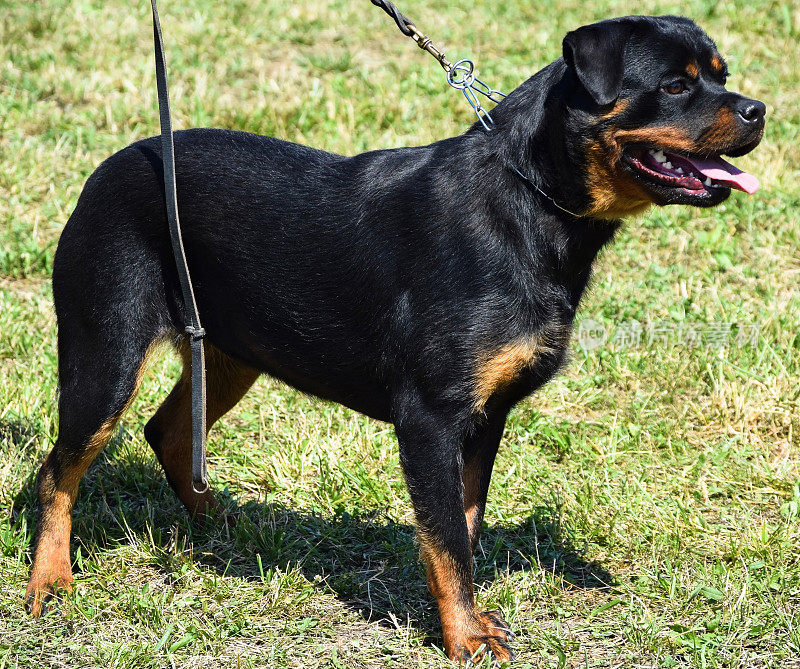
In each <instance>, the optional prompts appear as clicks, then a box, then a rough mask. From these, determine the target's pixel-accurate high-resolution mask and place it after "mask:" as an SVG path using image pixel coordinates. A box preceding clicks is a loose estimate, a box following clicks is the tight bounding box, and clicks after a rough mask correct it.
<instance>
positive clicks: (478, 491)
mask: <svg viewBox="0 0 800 669" xmlns="http://www.w3.org/2000/svg"><path fill="white" fill-rule="evenodd" d="M506 416H507V412H506V411H498V412H496V413H494V414H491V415H489V416H488V418H487V421H486V423H483V424H481V425H479V426H477V427H476V428H475V430H474V432H473V433H472V434H470V435H469V436H468V437H467V439H466V442H465V445H464V468H463V470H462V472H461V479H462V482H463V485H464V515H465V516H466V519H467V529H468V530H469V542H470V546H471V548H472V552H473V553H474V552H475V549H476V548H477V547H478V541H479V540H480V536H481V525H482V524H483V514H484V511H485V510H486V496H487V493H488V492H489V481H490V480H491V478H492V467H493V466H494V459H495V456H496V455H497V449H498V447H499V446H500V439H501V437H502V436H503V428H504V427H505V422H506Z"/></svg>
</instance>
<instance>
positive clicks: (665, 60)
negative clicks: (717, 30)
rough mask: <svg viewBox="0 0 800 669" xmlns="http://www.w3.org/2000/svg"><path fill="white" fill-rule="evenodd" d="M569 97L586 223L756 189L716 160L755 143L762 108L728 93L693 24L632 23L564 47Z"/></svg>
mask: <svg viewBox="0 0 800 669" xmlns="http://www.w3.org/2000/svg"><path fill="white" fill-rule="evenodd" d="M563 49H564V62H565V63H566V65H567V68H568V72H569V75H570V76H569V79H570V83H569V86H570V93H569V95H568V98H569V100H570V106H571V108H572V111H573V112H574V115H575V116H576V117H577V118H579V119H580V121H579V122H578V123H579V125H580V126H582V127H581V128H580V133H579V134H580V137H581V143H582V146H581V147H579V150H580V151H583V152H585V153H584V156H583V160H582V161H581V162H583V163H584V164H585V166H586V174H585V178H586V187H587V192H588V195H589V200H590V205H589V208H588V211H587V212H586V213H587V214H589V215H593V216H598V217H604V218H617V217H620V216H624V215H626V214H630V213H636V212H637V211H640V210H641V209H643V208H645V207H646V206H648V205H649V204H653V203H655V204H658V205H665V204H691V205H695V206H700V207H709V206H713V205H716V204H719V203H720V202H722V201H723V200H725V199H726V198H727V197H728V196H729V195H730V192H731V188H737V189H739V190H743V191H746V192H748V193H752V192H755V190H756V189H757V188H758V180H757V179H756V178H755V177H753V176H752V175H749V174H747V173H745V172H742V171H741V170H739V169H737V168H736V167H734V166H733V165H731V164H730V163H728V162H726V161H725V160H723V159H722V157H721V156H722V155H727V156H742V155H744V154H746V153H747V152H749V151H751V150H752V149H753V148H754V147H755V146H757V145H758V143H759V142H760V141H761V137H762V135H763V133H764V115H765V111H766V108H765V106H764V104H763V103H762V102H759V101H757V100H751V99H750V98H746V97H744V96H742V95H739V94H738V93H733V92H730V91H728V90H726V88H725V82H726V77H727V68H726V65H725V61H724V60H723V58H722V56H721V55H720V54H719V52H718V51H717V48H716V46H715V45H714V42H712V41H711V39H710V38H709V37H708V35H706V34H705V33H704V32H703V31H702V30H701V29H700V28H699V27H697V25H695V24H694V23H693V22H692V21H690V20H689V19H685V18H679V17H674V16H661V17H644V16H631V17H624V18H619V19H611V20H608V21H601V22H599V23H594V24H592V25H588V26H584V27H582V28H578V29H577V30H574V31H572V32H570V33H569V34H567V36H566V37H565V38H564V44H563Z"/></svg>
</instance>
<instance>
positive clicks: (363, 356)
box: [204, 311, 390, 421]
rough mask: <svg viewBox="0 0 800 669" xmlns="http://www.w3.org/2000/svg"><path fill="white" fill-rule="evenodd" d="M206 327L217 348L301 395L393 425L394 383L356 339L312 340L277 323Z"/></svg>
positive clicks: (213, 321) (209, 321)
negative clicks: (305, 394) (300, 392)
mask: <svg viewBox="0 0 800 669" xmlns="http://www.w3.org/2000/svg"><path fill="white" fill-rule="evenodd" d="M228 313H230V311H229V312H228ZM204 325H205V327H206V330H207V331H208V336H209V339H210V340H211V341H212V342H213V343H214V345H215V346H217V347H219V348H221V349H222V350H223V351H225V352H226V353H228V354H229V355H232V356H233V357H235V358H237V359H239V360H241V361H242V362H244V363H246V364H248V365H249V366H251V367H254V368H256V369H258V370H260V371H262V372H264V373H266V374H269V375H270V376H273V377H275V378H278V379H280V380H282V381H284V382H286V383H288V384H289V385H291V386H293V387H295V388H297V389H298V390H302V391H304V392H306V393H310V394H312V395H315V396H317V397H320V398H323V399H326V400H331V401H334V402H337V403H339V404H343V405H344V406H347V407H349V408H351V409H354V410H355V411H358V412H360V413H363V414H365V415H367V416H370V417H372V418H376V419H378V420H383V421H389V420H390V411H389V405H390V395H389V393H390V391H389V385H388V380H386V378H385V376H384V375H382V374H381V373H380V371H379V369H378V368H377V366H376V364H375V363H374V361H373V359H372V358H373V356H372V353H371V351H369V350H364V347H363V346H362V347H361V349H362V350H360V351H358V350H356V349H355V346H354V345H355V344H356V342H355V341H354V340H353V339H352V338H349V339H340V338H339V337H336V336H335V334H334V333H330V332H329V333H327V336H318V337H312V336H310V335H309V334H308V332H305V333H298V332H294V333H292V332H291V331H289V330H287V329H286V328H285V327H279V326H277V325H276V324H275V323H274V322H272V323H270V322H263V321H260V322H253V321H250V322H245V321H244V320H243V319H242V318H237V317H232V318H228V319H226V322H224V323H223V322H221V319H218V318H217V317H215V316H211V317H209V318H206V321H205V323H204ZM382 377H383V378H382Z"/></svg>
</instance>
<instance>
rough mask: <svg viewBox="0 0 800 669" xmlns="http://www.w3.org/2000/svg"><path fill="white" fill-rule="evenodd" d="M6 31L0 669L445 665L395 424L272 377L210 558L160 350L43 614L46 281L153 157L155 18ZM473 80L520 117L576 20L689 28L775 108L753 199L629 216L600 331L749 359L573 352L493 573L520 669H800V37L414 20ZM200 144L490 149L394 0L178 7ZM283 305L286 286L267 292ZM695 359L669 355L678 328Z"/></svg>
mask: <svg viewBox="0 0 800 669" xmlns="http://www.w3.org/2000/svg"><path fill="white" fill-rule="evenodd" d="M2 6H3V15H2V19H0V21H1V22H0V34H1V35H2V39H0V193H2V197H0V221H1V224H0V515H1V516H2V523H0V580H1V581H2V583H3V584H4V585H3V587H2V588H0V667H12V666H21V667H31V666H36V667H41V666H46V667H61V666H104V667H112V666H113V667H144V666H148V667H149V666H152V667H165V666H175V667H212V666H213V667H228V666H236V667H238V666H241V667H251V666H252V667H262V666H269V667H332V668H333V667H438V666H445V665H446V664H447V662H446V660H444V659H443V656H442V652H441V650H440V646H441V637H440V631H439V627H438V618H437V615H436V611H435V609H434V607H433V605H432V603H431V600H430V597H429V596H428V594H427V591H426V588H425V585H424V579H423V575H422V570H421V567H420V565H419V563H418V560H417V549H416V547H415V544H414V532H413V527H412V515H411V511H410V504H409V500H408V496H407V493H406V491H405V488H404V485H403V482H402V476H401V473H400V469H399V464H398V458H397V444H396V440H395V437H394V435H393V433H392V431H391V429H390V427H389V426H386V425H383V424H380V423H376V422H373V421H371V420H368V419H366V418H364V417H362V416H359V415H357V414H354V413H352V412H350V411H348V410H346V409H343V408H341V407H339V406H334V405H330V404H327V403H325V402H322V401H319V400H316V399H313V398H310V397H307V396H304V395H302V394H300V393H297V392H295V391H294V390H292V389H290V388H288V387H286V386H284V385H281V384H280V383H277V382H275V381H272V380H269V379H264V380H262V381H260V382H259V383H258V384H257V385H256V387H255V388H254V389H253V390H252V391H251V392H250V393H249V395H248V396H247V397H246V398H245V399H244V400H243V401H242V403H241V404H240V405H239V406H238V407H237V408H236V409H235V410H234V411H232V412H231V414H230V415H229V416H227V417H226V418H225V419H224V420H223V421H222V422H221V423H220V424H219V425H218V426H217V428H215V430H214V431H213V432H212V438H211V440H210V444H209V448H210V467H211V472H212V477H213V482H214V484H215V486H216V487H217V488H218V489H220V490H224V491H225V493H224V496H225V497H226V499H227V500H228V503H229V505H230V506H231V508H236V507H238V510H239V513H240V516H241V520H240V522H239V523H238V524H237V525H236V526H228V525H220V526H215V527H213V528H210V529H206V530H202V531H200V530H196V529H193V528H192V526H191V524H190V523H189V522H188V521H187V519H186V516H185V514H184V512H183V510H182V508H181V507H180V506H179V504H178V503H177V501H176V499H175V497H174V496H173V494H172V492H171V491H170V490H169V488H168V486H167V485H166V483H165V482H164V479H163V476H162V474H161V471H160V468H159V467H158V465H157V463H156V462H155V460H154V457H153V455H152V454H151V452H150V451H149V449H148V447H147V445H146V443H145V442H144V440H143V438H142V427H143V425H144V423H145V421H146V420H147V418H148V417H149V416H150V415H152V413H153V412H154V410H155V409H156V408H157V406H158V405H159V403H160V402H161V401H162V399H163V398H164V396H165V395H166V393H167V392H168V391H169V389H170V388H171V386H172V384H173V383H174V380H175V378H176V375H177V369H178V368H177V362H176V360H175V358H174V356H172V355H171V354H169V353H167V352H165V353H164V355H163V356H162V357H160V358H159V359H158V360H157V362H156V363H155V364H154V365H153V366H152V368H151V369H150V370H149V372H148V373H147V375H146V378H145V381H144V384H143V387H142V390H141V392H140V394H139V396H138V398H137V399H136V401H135V403H134V405H133V406H132V408H131V410H130V411H129V412H128V414H127V415H126V417H125V419H124V420H123V422H122V426H121V428H120V429H119V430H118V432H117V433H116V435H115V437H114V438H113V440H112V443H111V444H110V445H109V447H108V448H107V449H106V450H105V451H104V453H103V454H102V455H101V456H100V457H99V458H98V461H97V462H96V464H95V465H93V466H92V468H91V469H90V471H89V473H88V475H87V476H86V478H85V480H84V482H83V484H82V486H81V492H80V497H79V500H78V503H77V509H76V520H75V525H74V538H73V545H72V550H73V553H72V554H73V557H74V563H73V568H74V571H75V574H76V577H77V581H78V588H77V592H76V594H75V595H74V596H73V597H70V598H68V599H67V600H66V601H65V602H64V604H63V606H62V608H61V611H60V613H59V614H54V615H49V616H47V617H45V618H44V619H42V620H39V621H34V620H31V619H29V618H28V617H27V616H26V615H25V614H24V612H23V608H22V593H23V591H24V587H25V583H26V580H27V575H28V569H29V558H30V555H29V551H30V542H31V539H32V533H33V517H34V516H33V513H34V493H33V482H34V476H35V473H36V471H37V468H38V465H39V463H40V461H41V460H42V458H43V457H44V455H45V454H46V453H47V451H48V450H49V449H50V448H51V447H52V444H53V441H54V438H55V435H56V431H57V423H56V411H55V398H56V347H55V322H54V317H53V312H52V299H51V292H50V283H49V273H50V270H51V266H52V257H53V252H54V248H55V244H56V240H57V238H58V235H59V231H60V230H61V228H62V226H63V225H64V223H65V221H66V219H67V217H68V216H69V213H70V211H71V209H72V207H73V206H74V204H75V201H76V199H77V196H78V194H79V192H80V189H81V187H82V185H83V183H84V181H85V179H86V178H87V176H88V175H89V174H90V173H91V171H92V169H93V168H94V167H95V166H96V165H97V164H98V163H99V162H100V161H101V160H102V159H103V158H104V157H105V156H107V155H108V154H110V153H111V152H113V151H115V150H117V149H120V148H122V147H123V146H125V145H127V144H128V143H129V142H131V141H133V140H135V139H137V138H140V137H143V136H147V135H152V134H154V133H156V132H157V113H156V99H155V85H154V75H153V64H152V54H151V48H152V47H151V38H152V33H151V27H150V17H149V13H148V7H147V5H146V3H134V5H133V6H132V5H131V4H130V3H122V2H119V1H118V0H112V1H104V2H99V1H92V2H90V1H87V0H74V1H70V2H67V1H65V0H55V1H51V2H46V3H45V2H36V3H33V2H25V1H22V0H11V1H10V2H9V0H6V1H5V2H4V3H2ZM401 9H402V10H403V11H404V12H406V13H407V14H408V15H410V16H411V17H413V18H414V19H416V20H417V21H418V25H419V26H420V27H421V28H422V29H423V30H424V31H426V32H427V33H428V34H430V35H432V36H433V37H434V39H435V41H436V42H437V43H438V44H441V45H443V46H446V47H448V48H447V53H448V55H449V56H451V57H452V56H459V57H461V56H467V55H469V56H470V57H473V58H474V59H475V61H476V62H477V65H478V72H479V76H481V77H482V78H483V79H484V80H486V81H487V82H489V83H490V84H491V85H494V86H496V87H498V88H500V89H505V90H509V89H511V88H513V87H514V86H516V85H517V84H518V83H519V82H521V81H522V80H523V79H524V78H525V77H526V76H528V75H529V74H531V73H533V72H534V71H536V70H537V69H539V68H540V67H541V66H543V65H545V64H546V63H548V62H549V61H551V60H552V59H554V58H555V57H557V56H558V55H559V48H560V41H561V38H562V36H563V35H564V33H565V32H566V31H567V30H568V29H570V28H572V27H575V26H577V25H581V24H583V23H587V22H591V21H593V20H597V19H600V18H605V17H608V16H612V15H619V14H625V13H631V12H634V11H636V12H646V13H668V12H669V13H680V14H684V15H688V16H690V17H692V18H694V19H695V20H697V21H698V22H699V23H700V24H701V25H702V26H704V27H705V28H706V29H707V30H708V31H709V33H710V34H711V35H712V36H713V37H715V38H716V39H717V42H718V44H719V46H720V48H721V50H722V52H723V53H724V54H726V56H727V57H728V58H729V61H730V64H731V70H732V73H733V76H732V77H731V87H733V88H735V89H737V90H740V91H742V92H744V93H746V94H749V95H752V96H754V97H758V98H760V99H763V100H765V101H766V102H767V105H768V114H769V116H768V119H769V120H768V124H767V134H766V137H765V140H764V142H763V144H762V146H761V147H759V149H758V150H757V151H755V152H754V154H753V155H752V156H748V157H745V158H742V159H738V160H737V163H738V164H740V165H741V166H742V167H743V168H744V169H747V170H749V171H751V172H754V173H755V174H757V175H759V177H760V178H761V180H762V183H763V189H762V190H761V191H760V192H759V193H758V194H757V195H755V196H752V197H746V196H745V195H743V194H735V195H734V196H732V197H731V199H730V200H729V201H728V202H727V203H725V204H724V205H723V206H720V207H718V208H717V209H715V210H711V211H708V210H690V209H687V208H675V207H673V208H668V209H663V210H654V211H651V212H650V213H648V214H647V215H645V216H643V217H641V218H639V219H637V220H633V221H630V222H629V223H628V224H627V225H626V226H625V228H624V230H623V231H622V234H621V235H620V236H619V239H618V240H617V242H616V243H615V245H614V246H613V247H612V248H610V249H609V250H608V251H607V252H605V253H604V255H603V256H602V258H601V260H600V263H599V265H598V267H597V273H596V280H595V283H594V286H593V289H592V291H591V292H590V294H589V295H588V296H587V298H586V299H585V301H584V305H583V309H582V317H584V318H590V319H592V320H595V321H597V322H598V323H600V324H601V325H602V326H603V327H604V328H607V329H609V330H610V331H612V332H613V331H614V329H615V328H619V327H620V326H621V325H622V324H624V323H626V322H628V321H638V322H640V323H647V322H660V321H664V322H666V323H667V324H668V325H669V327H670V328H671V329H672V330H673V331H677V330H676V328H678V327H682V328H683V331H684V332H685V331H687V329H689V328H690V327H706V326H708V325H709V324H714V323H719V322H731V323H738V324H742V325H745V326H747V325H750V326H753V327H755V328H756V329H757V333H758V337H757V338H756V340H755V341H753V342H750V343H745V344H741V345H736V344H734V343H729V344H728V345H726V346H722V347H713V346H707V345H701V346H697V347H692V348H690V347H686V346H682V345H680V344H679V343H678V342H677V341H676V340H675V337H674V336H673V338H672V339H671V340H670V341H663V342H662V341H659V342H655V343H653V344H648V343H647V339H646V338H645V339H644V341H643V343H642V344H641V345H640V346H638V347H636V346H621V345H616V344H615V343H614V341H613V339H612V340H610V341H608V342H606V343H604V344H603V345H602V346H600V347H598V348H596V349H593V350H584V349H582V348H581V347H579V346H577V345H576V346H575V349H574V354H573V359H572V362H571V364H570V365H569V367H568V368H567V369H566V371H565V372H564V373H563V374H562V375H561V376H559V377H558V378H557V379H556V380H554V381H553V382H552V383H550V384H549V385H548V386H547V387H546V388H545V389H544V390H543V391H542V392H540V393H538V394H537V395H536V396H535V397H533V398H531V399H529V400H527V401H525V402H523V403H522V404H521V405H520V406H519V407H518V408H517V409H516V410H515V412H514V414H513V416H512V419H511V421H510V423H509V426H508V429H507V431H506V435H505V437H504V442H503V445H502V449H501V455H500V457H499V459H498V462H497V466H496V469H495V477H494V481H493V484H492V489H491V491H490V501H489V507H488V513H487V527H486V528H485V531H484V538H483V541H482V544H481V550H480V554H479V555H478V558H477V561H476V566H477V571H476V575H475V580H476V585H477V588H478V591H479V598H480V600H481V601H482V602H483V604H484V605H486V606H489V607H497V608H500V609H502V611H503V612H504V613H505V615H506V617H507V618H508V619H510V621H511V622H512V623H513V626H514V628H515V630H516V631H517V632H518V633H519V634H518V636H519V640H518V641H517V642H516V644H515V649H516V651H517V652H518V654H519V655H520V658H521V660H520V664H519V666H521V667H525V666H535V667H539V666H542V667H553V666H559V667H676V666H679V667H699V668H700V667H701V668H704V669H705V668H707V667H708V668H710V667H753V668H755V667H792V666H794V667H798V666H800V661H798V659H797V658H798V657H800V553H798V548H797V546H798V540H799V539H800V477H799V476H798V474H799V473H800V471H799V470H800V437H799V436H798V435H800V405H799V398H800V391H798V383H797V380H798V377H800V363H798V360H799V359H800V334H798V333H800V293H798V291H797V283H798V279H800V261H799V260H798V251H797V249H798V248H800V189H798V186H797V184H798V182H799V181H800V169H799V168H798V166H800V141H799V139H800V138H799V137H798V135H800V92H798V91H800V74H798V72H797V69H796V55H797V41H798V39H799V38H800V9H798V8H797V6H795V5H792V4H790V3H778V2H771V1H766V0H750V1H748V2H745V1H744V0H736V1H735V2H730V3H717V2H715V1H712V0H696V1H695V0H692V1H689V2H683V3H677V2H644V3H636V4H635V5H634V4H631V3H626V2H622V1H619V0H613V1H606V2H597V3H585V2H581V1H579V0H565V1H563V2H558V3H555V2H552V1H547V2H543V3H530V2H523V1H521V0H513V1H508V2H503V3H493V2H485V1H481V2H468V1H467V0H447V1H446V2H445V1H444V0H430V1H429V2H424V3H423V2H419V1H416V0H408V1H407V2H404V3H402V5H401ZM162 21H163V26H164V29H165V34H166V40H167V50H168V59H169V65H170V68H171V85H172V98H173V112H174V115H175V124H176V126H177V127H188V126H193V125H214V126H224V127H233V128H241V129H246V130H251V131H255V132H260V133H265V134H270V135H275V136H278V137H282V138H286V139H290V140H294V141H299V142H305V143H309V144H313V145H315V146H319V147H322V148H325V149H329V150H332V151H336V152H342V153H355V152H358V151H362V150H365V149H367V148H380V147H389V146H400V145H405V144H421V143H427V142H430V141H433V140H435V139H439V138H443V137H446V136H450V135H453V134H456V133H458V132H460V131H462V130H463V129H464V128H465V127H466V125H467V124H468V123H470V122H471V120H472V119H471V117H470V110H469V109H468V108H467V107H466V105H465V104H464V102H463V100H462V98H461V96H460V95H458V94H457V93H456V92H453V91H450V90H448V89H447V88H446V87H445V86H444V85H443V83H444V82H443V79H442V74H441V72H440V70H439V68H438V66H437V65H436V64H435V63H434V62H433V60H432V59H430V58H429V57H427V56H426V55H425V54H423V53H422V52H420V51H419V50H418V49H416V47H414V45H413V44H411V43H410V42H409V41H408V40H406V39H405V38H403V37H402V36H401V35H400V33H399V32H397V30H396V28H395V26H394V25H393V23H392V22H391V20H390V19H389V18H388V17H386V16H385V15H384V14H383V13H382V12H380V11H379V10H378V9H376V8H374V7H372V5H370V3H368V2H366V1H364V2H344V1H343V0H335V1H333V2H328V3H288V2H278V1H277V0H274V1H267V0H235V1H232V2H228V3H210V2H201V1H200V0H190V1H187V2H181V3H177V2H172V3H166V4H164V6H163V7H162ZM267 289H268V287H267ZM673 334H674V332H673Z"/></svg>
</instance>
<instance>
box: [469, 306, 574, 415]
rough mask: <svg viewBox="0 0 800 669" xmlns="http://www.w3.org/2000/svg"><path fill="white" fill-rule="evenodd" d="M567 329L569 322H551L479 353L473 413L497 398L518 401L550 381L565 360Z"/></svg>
mask: <svg viewBox="0 0 800 669" xmlns="http://www.w3.org/2000/svg"><path fill="white" fill-rule="evenodd" d="M570 330H571V325H570V324H569V323H565V322H560V321H553V322H550V323H546V324H545V325H544V326H542V327H541V328H540V329H538V330H537V331H536V332H532V333H529V334H527V333H526V334H525V335H523V336H521V337H515V338H514V339H511V340H509V341H507V342H504V343H501V344H495V345H493V346H487V347H486V348H485V349H483V350H482V351H480V352H479V354H478V355H477V360H476V364H475V373H474V379H473V400H474V408H475V410H476V411H483V409H484V407H485V406H486V404H487V403H488V402H489V401H490V400H492V399H493V398H496V397H498V396H503V397H505V398H507V399H511V400H512V401H517V400H519V399H521V398H522V397H524V396H525V395H527V394H529V393H531V392H532V391H533V390H535V389H536V388H538V387H539V386H541V385H542V384H544V383H546V382H547V381H548V380H549V379H550V378H552V376H553V375H554V374H555V373H556V372H557V371H558V369H559V367H560V366H561V364H562V363H563V361H564V359H565V356H566V352H567V347H568V345H569V335H570Z"/></svg>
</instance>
